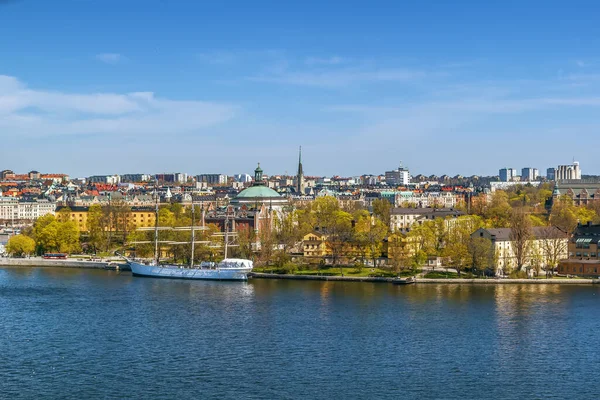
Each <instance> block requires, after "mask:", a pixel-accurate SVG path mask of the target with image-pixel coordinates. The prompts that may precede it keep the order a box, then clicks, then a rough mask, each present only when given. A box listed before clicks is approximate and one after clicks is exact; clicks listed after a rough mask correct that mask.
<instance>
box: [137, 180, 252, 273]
mask: <svg viewBox="0 0 600 400" xmlns="http://www.w3.org/2000/svg"><path fill="white" fill-rule="evenodd" d="M157 188H158V185H157ZM155 214H156V222H155V224H154V258H153V259H152V260H151V261H146V262H142V261H136V260H127V261H128V263H129V265H130V266H131V272H132V274H133V275H134V276H142V277H153V278H171V279H208V280H227V281H246V280H248V273H250V272H251V271H252V268H253V264H252V261H251V260H246V259H240V258H227V249H228V246H229V243H228V242H229V223H228V222H229V221H228V218H227V217H226V220H225V234H224V236H225V237H224V239H225V240H224V259H223V261H221V262H219V263H212V262H202V263H200V265H194V244H195V243H197V242H196V241H195V235H194V234H195V226H194V224H195V221H194V202H193V200H192V225H191V227H190V230H191V247H192V249H191V250H192V251H191V257H190V263H189V265H177V264H160V263H159V250H158V243H159V240H158V231H159V226H158V225H159V224H158V192H157V193H156V207H155ZM202 222H203V223H204V219H203V221H202ZM202 228H204V227H202ZM176 229H178V230H180V229H181V228H176Z"/></svg>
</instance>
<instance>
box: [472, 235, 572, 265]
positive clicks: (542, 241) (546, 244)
mask: <svg viewBox="0 0 600 400" xmlns="http://www.w3.org/2000/svg"><path fill="white" fill-rule="evenodd" d="M532 233H533V235H532V236H533V237H532V239H531V240H529V241H528V243H527V245H526V255H525V257H524V261H525V262H524V266H526V267H534V266H535V265H536V264H538V265H540V266H541V267H543V268H546V267H548V266H550V267H551V268H554V267H556V265H552V264H558V261H560V260H563V259H566V258H567V256H568V252H567V244H568V241H569V239H568V234H567V233H565V232H563V231H561V230H560V229H558V228H556V227H534V228H533V232H532ZM471 237H472V238H485V239H488V240H490V242H491V243H492V247H493V254H494V268H495V271H496V274H497V275H504V274H506V273H507V272H510V271H512V270H513V269H514V268H516V266H517V257H516V255H515V251H514V247H515V244H514V243H513V241H512V239H511V230H510V228H495V229H485V228H481V229H478V230H477V231H475V232H473V233H472V234H471Z"/></svg>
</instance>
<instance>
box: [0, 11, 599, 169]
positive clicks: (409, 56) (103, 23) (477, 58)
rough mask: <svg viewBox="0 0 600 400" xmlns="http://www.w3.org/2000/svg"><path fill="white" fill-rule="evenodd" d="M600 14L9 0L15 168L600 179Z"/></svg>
mask: <svg viewBox="0 0 600 400" xmlns="http://www.w3.org/2000/svg"><path fill="white" fill-rule="evenodd" d="M288 3H294V4H288ZM489 3H493V4H489ZM598 21H600V4H598V3H597V2H594V1H571V2H568V3H567V2H562V1H561V2H557V1H536V0H531V1H502V2H483V1H453V2H450V1H404V2H402V1H370V2H365V1H362V2H355V1H328V2H323V1H303V2H281V1H252V2H248V1H219V2H204V1H186V0H178V1H166V0H162V1H159V0H144V1H142V0H120V1H116V0H57V1H52V2H49V1H42V0H14V1H2V0H0V141H1V143H2V144H1V146H0V169H5V168H9V169H13V170H15V171H19V172H26V171H28V170H30V169H37V170H41V171H48V172H66V173H69V174H71V175H72V176H85V175H91V174H109V173H134V172H143V173H155V172H168V171H182V172H188V173H191V174H198V173H210V172H224V173H229V174H232V173H240V172H251V171H252V170H253V168H254V166H255V165H256V162H258V161H260V162H261V165H262V166H263V168H264V169H265V173H271V174H273V173H285V172H286V171H287V172H289V173H293V172H294V171H295V168H296V162H297V149H298V146H299V145H302V147H303V158H304V170H305V173H306V174H308V175H332V174H339V175H346V176H349V175H358V174H362V173H373V174H377V173H382V172H384V171H385V170H389V169H391V168H394V167H396V166H397V165H398V164H399V162H400V161H402V162H403V163H404V164H406V165H408V166H409V168H410V169H411V172H412V173H414V174H418V173H425V174H443V173H448V174H459V173H460V174H463V175H471V174H481V175H488V174H496V173H497V171H498V169H499V168H501V167H505V166H508V167H513V168H522V167H525V166H533V167H537V168H540V170H542V169H543V170H545V169H546V168H547V167H549V166H555V165H558V164H564V163H568V162H570V161H571V160H572V159H573V157H575V158H576V159H578V160H579V161H580V162H581V164H582V169H583V172H584V174H585V173H596V174H600V158H598V157H596V156H595V151H594V149H595V148H596V147H598V146H599V145H600V139H598V137H599V134H600V91H599V90H600V53H598V49H599V48H600V23H598Z"/></svg>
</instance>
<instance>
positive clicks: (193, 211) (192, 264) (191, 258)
mask: <svg viewBox="0 0 600 400" xmlns="http://www.w3.org/2000/svg"><path fill="white" fill-rule="evenodd" d="M194 216H195V210H194V195H192V255H191V257H190V268H193V267H194V241H195V237H194V224H195V223H196V222H195V220H194Z"/></svg>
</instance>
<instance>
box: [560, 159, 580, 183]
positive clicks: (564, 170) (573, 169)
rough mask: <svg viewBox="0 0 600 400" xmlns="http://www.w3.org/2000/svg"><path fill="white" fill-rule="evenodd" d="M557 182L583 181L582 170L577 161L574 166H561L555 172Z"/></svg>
mask: <svg viewBox="0 0 600 400" xmlns="http://www.w3.org/2000/svg"><path fill="white" fill-rule="evenodd" d="M554 178H555V180H557V181H561V180H581V168H580V167H579V163H578V162H577V161H575V162H573V164H572V165H559V166H558V168H557V169H556V170H555V177H554Z"/></svg>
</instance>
